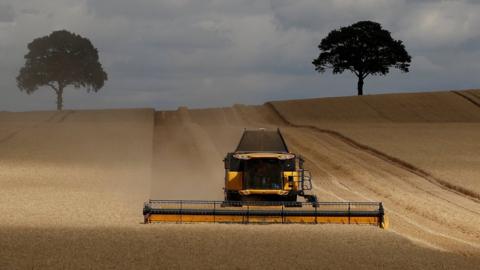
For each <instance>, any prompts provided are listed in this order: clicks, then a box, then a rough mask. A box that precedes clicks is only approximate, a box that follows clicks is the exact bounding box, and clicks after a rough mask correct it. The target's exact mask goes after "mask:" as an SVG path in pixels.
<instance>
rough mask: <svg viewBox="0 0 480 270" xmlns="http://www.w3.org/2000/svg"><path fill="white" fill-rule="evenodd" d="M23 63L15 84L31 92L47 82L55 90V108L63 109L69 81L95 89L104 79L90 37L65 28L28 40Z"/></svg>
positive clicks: (98, 87) (96, 52)
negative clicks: (64, 95) (64, 93)
mask: <svg viewBox="0 0 480 270" xmlns="http://www.w3.org/2000/svg"><path fill="white" fill-rule="evenodd" d="M28 50H29V52H28V53H27V54H26V55H25V59H26V62H25V66H24V67H22V68H21V69H20V74H19V75H18V76H17V86H18V88H19V89H20V90H21V91H26V92H27V94H31V93H33V92H34V91H36V90H37V89H38V88H39V87H41V86H49V87H50V88H52V89H53V90H54V91H55V93H56V94H57V110H59V111H61V110H62V109H63V91H64V89H65V87H67V86H69V85H72V86H74V87H75V88H81V87H85V88H86V89H87V92H90V91H94V92H97V91H98V90H99V89H100V88H102V87H103V85H104V82H105V81H106V80H107V73H106V72H105V71H104V70H103V68H102V65H101V64H100V62H99V60H98V51H97V49H96V48H95V47H93V45H92V43H91V42H90V40H88V39H86V38H83V37H81V36H79V35H77V34H74V33H70V32H68V31H66V30H61V31H54V32H52V33H51V34H50V35H48V36H44V37H40V38H37V39H34V40H33V41H32V42H31V43H30V44H28Z"/></svg>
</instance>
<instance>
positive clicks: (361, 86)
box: [357, 76, 363, 96]
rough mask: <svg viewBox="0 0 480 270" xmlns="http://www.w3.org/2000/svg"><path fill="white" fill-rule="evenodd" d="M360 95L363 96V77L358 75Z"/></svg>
mask: <svg viewBox="0 0 480 270" xmlns="http://www.w3.org/2000/svg"><path fill="white" fill-rule="evenodd" d="M357 90H358V95H359V96H363V77H362V76H359V77H358V85H357Z"/></svg>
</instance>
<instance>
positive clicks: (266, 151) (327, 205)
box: [143, 129, 388, 228]
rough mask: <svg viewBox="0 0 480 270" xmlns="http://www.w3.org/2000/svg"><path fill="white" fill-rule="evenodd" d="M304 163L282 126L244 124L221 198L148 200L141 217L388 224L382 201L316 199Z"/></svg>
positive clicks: (150, 219)
mask: <svg viewBox="0 0 480 270" xmlns="http://www.w3.org/2000/svg"><path fill="white" fill-rule="evenodd" d="M303 164H304V160H303V158H302V157H301V156H299V155H297V154H294V153H291V152H290V151H289V150H288V147H287V144H286V143H285V140H284V138H283V136H282V134H281V132H280V130H278V129H277V130H275V131H270V130H265V129H259V130H244V132H243V135H242V138H241V139H240V142H239V144H238V146H237V148H236V150H235V151H234V152H230V153H227V155H226V157H225V158H224V165H225V185H224V188H223V189H224V193H225V199H224V201H192V200H149V201H147V202H146V203H145V204H144V208H143V215H144V222H145V223H152V222H174V223H184V222H187V223H194V222H213V223H263V224H265V223H267V224H269V223H310V224H324V223H336V224H369V225H376V226H379V227H381V228H386V227H387V226H388V221H387V219H386V217H385V215H384V209H383V205H382V203H381V202H320V201H318V200H317V196H316V195H315V194H313V193H312V178H311V175H310V172H309V171H308V170H305V169H304V167H303ZM299 197H302V198H303V201H301V200H299Z"/></svg>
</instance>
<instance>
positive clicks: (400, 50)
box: [312, 21, 411, 96]
mask: <svg viewBox="0 0 480 270" xmlns="http://www.w3.org/2000/svg"><path fill="white" fill-rule="evenodd" d="M318 48H319V49H320V51H321V53H320V56H318V58H317V59H315V60H313V62H312V64H313V65H314V66H315V70H317V71H318V72H320V73H323V72H325V70H326V69H327V68H329V69H333V70H332V72H333V74H337V73H343V72H344V71H345V70H349V71H351V72H352V73H354V74H355V75H356V76H357V77H358V85H357V90H358V95H359V96H361V95H363V81H364V79H365V78H366V77H367V76H368V75H386V74H387V73H388V72H389V71H390V70H389V68H390V67H395V68H398V69H400V70H401V71H403V72H408V68H409V66H410V62H411V57H410V55H409V54H408V53H407V51H406V50H405V46H404V45H403V44H402V41H401V40H394V39H393V38H392V37H391V35H390V32H389V31H387V30H384V29H382V27H381V25H380V24H379V23H376V22H371V21H360V22H357V23H355V24H352V25H350V26H348V27H341V28H340V29H338V30H333V31H331V32H330V33H329V34H328V35H327V37H325V38H324V39H323V40H322V41H321V43H320V45H318Z"/></svg>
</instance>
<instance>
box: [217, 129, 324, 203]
mask: <svg viewBox="0 0 480 270" xmlns="http://www.w3.org/2000/svg"><path fill="white" fill-rule="evenodd" d="M223 161H224V164H225V187H224V191H225V202H226V203H228V202H232V201H233V202H235V203H236V204H239V202H246V201H248V202H252V201H269V202H278V203H279V204H284V205H286V206H294V205H298V204H295V203H293V202H296V201H297V198H298V196H301V197H304V198H305V200H306V201H307V202H311V203H316V202H317V198H316V196H315V195H313V194H311V193H310V192H311V190H312V182H311V175H310V172H309V171H308V170H305V169H304V168H303V163H304V160H303V158H302V157H301V156H298V155H296V154H293V153H290V152H289V150H288V147H287V145H286V143H285V140H284V139H283V136H282V134H281V133H280V130H276V131H267V130H265V129H260V130H245V131H244V132H243V136H242V138H241V139H240V143H239V144H238V146H237V149H236V150H235V152H231V153H228V154H227V156H226V157H225V159H224V160H223ZM285 203H286V204H285Z"/></svg>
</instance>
